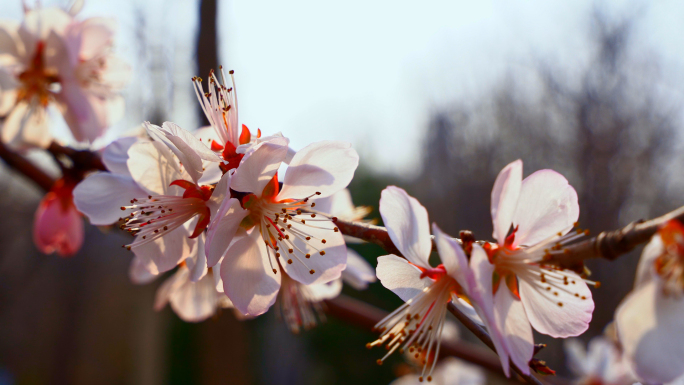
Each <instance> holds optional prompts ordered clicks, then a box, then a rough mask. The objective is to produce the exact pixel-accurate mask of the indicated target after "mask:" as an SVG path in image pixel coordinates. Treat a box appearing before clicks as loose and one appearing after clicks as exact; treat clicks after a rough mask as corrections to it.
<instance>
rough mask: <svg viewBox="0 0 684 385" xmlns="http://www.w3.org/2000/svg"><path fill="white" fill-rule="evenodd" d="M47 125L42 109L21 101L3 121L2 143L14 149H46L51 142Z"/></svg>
mask: <svg viewBox="0 0 684 385" xmlns="http://www.w3.org/2000/svg"><path fill="white" fill-rule="evenodd" d="M48 123H49V122H48V115H47V111H45V109H44V108H42V107H40V106H39V105H37V104H31V105H30V104H28V103H27V102H24V101H22V102H19V103H17V105H16V106H15V107H14V109H12V111H11V112H10V114H9V116H7V119H5V122H4V124H3V125H2V130H1V131H0V135H1V138H2V141H3V142H4V143H7V144H8V145H9V146H10V147H12V148H14V149H19V150H25V149H27V148H31V147H40V148H47V147H48V145H50V142H51V141H52V135H51V134H50V129H49V127H48Z"/></svg>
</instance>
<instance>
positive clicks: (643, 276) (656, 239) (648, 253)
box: [634, 233, 665, 288]
mask: <svg viewBox="0 0 684 385" xmlns="http://www.w3.org/2000/svg"><path fill="white" fill-rule="evenodd" d="M664 247H665V246H664V244H663V239H662V238H661V237H660V235H659V234H657V233H656V234H655V235H654V236H653V237H651V240H650V241H649V242H648V243H647V244H646V246H645V247H644V251H642V252H641V258H640V259H639V265H638V266H637V271H636V278H635V279H634V287H635V288H636V287H639V286H641V285H643V284H645V283H648V282H650V281H651V280H653V279H654V278H655V277H657V275H656V272H655V265H654V263H655V260H656V258H658V257H659V256H661V255H662V254H663V252H664Z"/></svg>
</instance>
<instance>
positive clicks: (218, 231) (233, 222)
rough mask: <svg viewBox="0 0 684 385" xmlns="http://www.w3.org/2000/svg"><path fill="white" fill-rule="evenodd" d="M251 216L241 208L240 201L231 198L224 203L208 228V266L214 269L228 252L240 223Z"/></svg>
mask: <svg viewBox="0 0 684 385" xmlns="http://www.w3.org/2000/svg"><path fill="white" fill-rule="evenodd" d="M247 214H249V211H247V210H244V209H243V208H242V207H241V206H240V201H239V200H237V199H235V198H231V199H226V200H224V201H223V204H222V205H221V208H220V209H219V210H218V212H217V214H216V216H215V217H214V218H213V219H212V221H211V223H210V224H209V227H208V228H207V240H206V242H207V243H206V245H205V252H206V255H207V266H209V267H214V266H215V265H216V264H217V263H218V261H219V260H220V259H221V257H223V255H224V254H225V253H226V250H228V247H229V246H230V244H231V243H232V241H233V237H234V236H235V233H236V232H237V230H238V228H239V227H240V222H242V220H243V219H244V218H245V217H246V216H247Z"/></svg>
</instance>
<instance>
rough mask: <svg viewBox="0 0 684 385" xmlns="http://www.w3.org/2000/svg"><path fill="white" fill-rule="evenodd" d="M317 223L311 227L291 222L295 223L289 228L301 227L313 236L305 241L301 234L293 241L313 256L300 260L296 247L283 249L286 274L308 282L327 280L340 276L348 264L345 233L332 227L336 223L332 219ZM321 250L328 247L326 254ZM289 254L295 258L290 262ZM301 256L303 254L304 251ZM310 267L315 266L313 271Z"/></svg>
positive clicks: (282, 262)
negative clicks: (291, 251) (343, 234)
mask: <svg viewBox="0 0 684 385" xmlns="http://www.w3.org/2000/svg"><path fill="white" fill-rule="evenodd" d="M314 223H316V226H315V227H309V226H307V225H305V224H302V223H298V222H296V221H292V222H291V223H289V224H291V225H292V228H291V229H290V230H295V231H297V230H300V231H301V232H303V233H306V234H308V235H309V236H310V237H311V240H310V241H308V242H306V243H305V242H304V241H302V240H301V239H299V238H297V239H295V241H294V245H295V246H296V247H298V248H299V249H300V250H302V251H303V252H305V253H308V254H310V255H311V258H308V259H307V258H304V259H303V260H302V261H298V260H297V258H295V256H296V255H297V253H296V251H295V252H294V253H292V254H290V253H288V250H282V249H281V250H280V254H281V260H280V261H281V264H282V265H283V268H284V269H285V271H286V272H287V274H288V275H289V276H290V277H291V278H292V279H294V280H295V281H298V282H300V283H303V284H305V285H312V284H316V283H326V282H330V281H332V280H333V279H337V278H340V276H341V275H342V270H344V268H345V267H346V266H347V247H346V245H345V243H344V237H343V236H342V233H340V232H335V231H333V229H334V228H335V224H334V223H332V222H331V221H320V222H314ZM323 239H325V241H326V243H325V244H324V243H323V242H322V240H323ZM314 248H315V249H314ZM318 250H323V251H325V255H320V253H319V252H318ZM293 251H294V249H293ZM289 258H291V259H292V260H293V261H292V263H291V264H290V263H286V262H285V261H287V260H288V259H289ZM299 258H302V257H301V255H300V257H299ZM302 262H303V263H302ZM311 270H314V273H313V274H311Z"/></svg>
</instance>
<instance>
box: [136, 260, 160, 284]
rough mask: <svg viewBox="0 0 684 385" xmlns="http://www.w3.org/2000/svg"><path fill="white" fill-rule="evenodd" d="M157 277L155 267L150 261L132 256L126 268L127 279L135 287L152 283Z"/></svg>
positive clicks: (157, 272)
mask: <svg viewBox="0 0 684 385" xmlns="http://www.w3.org/2000/svg"><path fill="white" fill-rule="evenodd" d="M158 276H159V271H158V270H157V265H155V264H154V262H152V261H151V260H150V259H146V258H139V257H138V256H134V257H133V260H131V265H130V266H129V268H128V278H130V280H131V282H133V283H135V284H136V285H144V284H147V283H150V282H152V281H154V280H155V279H156V278H157V277H158Z"/></svg>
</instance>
